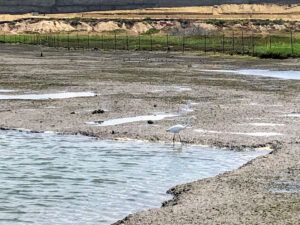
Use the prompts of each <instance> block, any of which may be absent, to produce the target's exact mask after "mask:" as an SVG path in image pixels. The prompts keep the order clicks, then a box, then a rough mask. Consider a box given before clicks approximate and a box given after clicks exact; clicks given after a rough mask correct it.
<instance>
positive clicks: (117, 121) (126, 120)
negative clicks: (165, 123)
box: [86, 114, 178, 127]
mask: <svg viewBox="0 0 300 225" xmlns="http://www.w3.org/2000/svg"><path fill="white" fill-rule="evenodd" d="M176 116H178V115H176V114H157V115H147V116H134V117H124V118H116V119H110V120H105V121H94V122H87V123H86V124H88V125H94V126H100V127H106V126H115V125H121V124H126V123H134V122H141V121H149V120H152V121H158V120H163V119H166V118H172V117H176Z"/></svg>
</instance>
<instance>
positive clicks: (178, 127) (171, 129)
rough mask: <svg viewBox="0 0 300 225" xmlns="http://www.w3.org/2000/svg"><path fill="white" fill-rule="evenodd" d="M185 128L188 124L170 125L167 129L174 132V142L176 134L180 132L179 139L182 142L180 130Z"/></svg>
mask: <svg viewBox="0 0 300 225" xmlns="http://www.w3.org/2000/svg"><path fill="white" fill-rule="evenodd" d="M185 128H187V125H185V126H184V125H181V124H177V125H175V126H172V127H170V128H169V129H167V132H169V133H172V134H174V135H173V142H175V136H176V134H178V137H179V140H180V142H181V137H180V134H179V133H180V132H181V131H183V130H184V129H185Z"/></svg>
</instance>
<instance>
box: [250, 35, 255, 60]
mask: <svg viewBox="0 0 300 225" xmlns="http://www.w3.org/2000/svg"><path fill="white" fill-rule="evenodd" d="M251 44H252V56H254V53H255V43H254V34H253V31H252V33H251Z"/></svg>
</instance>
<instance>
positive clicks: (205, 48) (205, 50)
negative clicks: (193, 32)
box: [204, 33, 207, 54]
mask: <svg viewBox="0 0 300 225" xmlns="http://www.w3.org/2000/svg"><path fill="white" fill-rule="evenodd" d="M206 42H207V36H206V33H205V35H204V52H205V54H206V52H207V43H206Z"/></svg>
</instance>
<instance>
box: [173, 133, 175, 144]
mask: <svg viewBox="0 0 300 225" xmlns="http://www.w3.org/2000/svg"><path fill="white" fill-rule="evenodd" d="M173 143H175V134H174V135H173Z"/></svg>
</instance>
